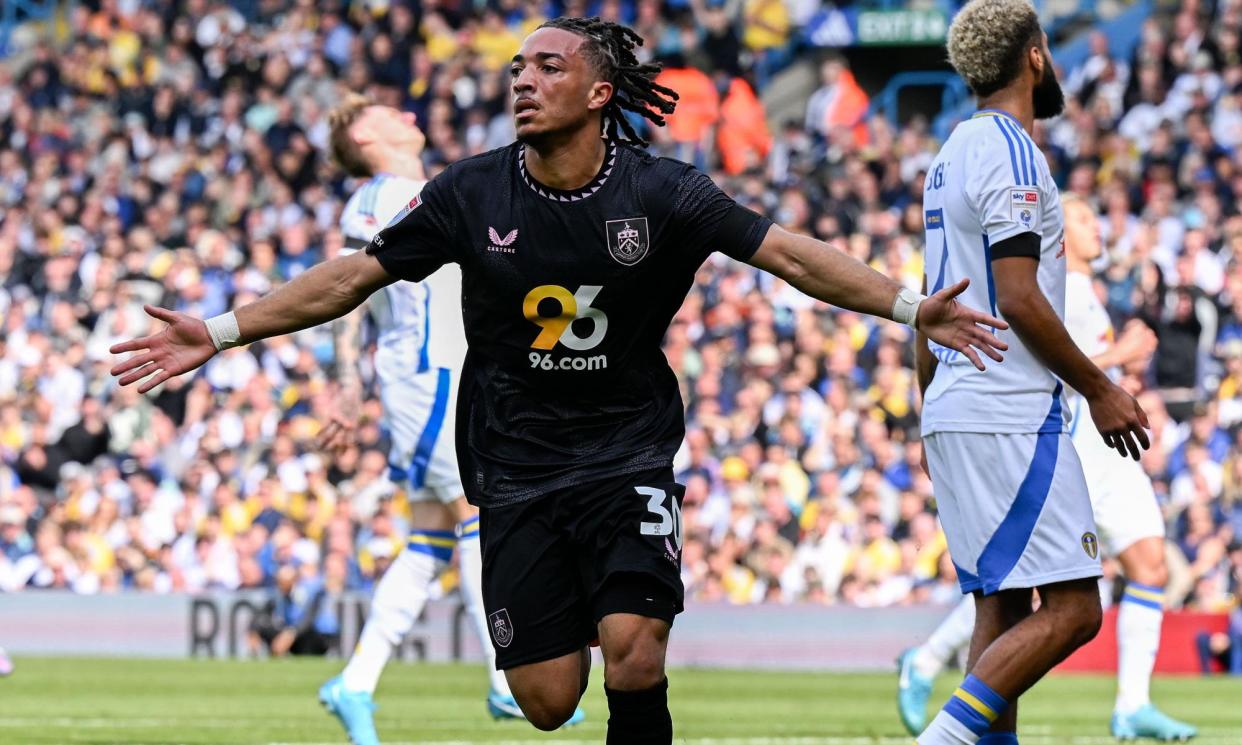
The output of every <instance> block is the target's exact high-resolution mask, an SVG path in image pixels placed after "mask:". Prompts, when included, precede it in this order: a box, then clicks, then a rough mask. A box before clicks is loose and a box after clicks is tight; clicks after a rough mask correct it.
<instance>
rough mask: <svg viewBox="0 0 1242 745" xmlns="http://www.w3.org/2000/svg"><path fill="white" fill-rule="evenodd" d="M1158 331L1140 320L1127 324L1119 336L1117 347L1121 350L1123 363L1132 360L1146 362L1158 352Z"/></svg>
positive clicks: (1128, 362)
mask: <svg viewBox="0 0 1242 745" xmlns="http://www.w3.org/2000/svg"><path fill="white" fill-rule="evenodd" d="M1156 343H1157V339H1156V332H1154V331H1152V330H1151V327H1150V326H1148V325H1147V324H1145V323H1143V322H1142V321H1140V320H1137V319H1135V320H1132V321H1130V322H1129V323H1127V324H1126V326H1125V328H1124V329H1122V331H1121V336H1119V337H1117V348H1118V349H1119V350H1120V351H1121V357H1122V360H1123V362H1122V364H1123V365H1128V364H1130V363H1131V362H1143V363H1146V362H1147V361H1148V360H1150V359H1151V356H1152V355H1153V354H1155V353H1156Z"/></svg>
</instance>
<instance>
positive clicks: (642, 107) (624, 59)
mask: <svg viewBox="0 0 1242 745" xmlns="http://www.w3.org/2000/svg"><path fill="white" fill-rule="evenodd" d="M539 28H559V29H562V30H565V31H570V32H573V33H575V34H577V35H579V36H581V37H583V39H584V41H583V43H582V46H581V47H580V50H581V52H582V54H583V56H585V57H586V59H587V62H589V63H590V64H591V66H592V67H594V68H595V71H596V73H597V74H598V75H599V76H600V77H601V78H602V79H604V80H607V81H608V82H609V83H612V86H613V94H612V98H611V99H610V100H609V101H608V103H607V104H605V105H604V119H605V124H604V127H605V131H606V132H607V133H608V137H609V138H611V139H614V140H616V139H621V135H622V134H624V136H625V139H627V140H629V141H630V142H634V143H637V144H638V145H641V146H643V147H646V145H647V141H646V140H644V139H643V138H642V137H640V136H639V135H638V133H637V132H635V131H634V127H633V125H631V124H630V123H629V121H628V120H626V118H625V112H626V111H633V112H634V113H636V114H638V115H640V116H642V117H643V118H645V119H646V120H648V121H649V122H651V123H652V124H654V125H656V126H657V127H663V126H664V117H665V116H667V115H668V114H671V113H673V109H675V108H677V91H674V90H672V89H671V88H665V87H664V86H662V85H659V84H658V83H656V82H655V77H656V75H658V74H659V73H660V70H661V69H663V68H662V66H661V65H659V64H654V63H642V62H639V61H638V57H636V56H635V55H634V49H635V47H640V46H642V44H643V37H641V36H639V35H638V34H637V33H635V32H634V31H633V30H631V29H629V28H626V27H625V26H622V25H621V24H619V23H613V22H612V21H604V20H601V19H600V18H598V17H592V18H567V17H562V18H554V19H552V20H550V21H547V22H545V23H543V24H542V25H540V26H539Z"/></svg>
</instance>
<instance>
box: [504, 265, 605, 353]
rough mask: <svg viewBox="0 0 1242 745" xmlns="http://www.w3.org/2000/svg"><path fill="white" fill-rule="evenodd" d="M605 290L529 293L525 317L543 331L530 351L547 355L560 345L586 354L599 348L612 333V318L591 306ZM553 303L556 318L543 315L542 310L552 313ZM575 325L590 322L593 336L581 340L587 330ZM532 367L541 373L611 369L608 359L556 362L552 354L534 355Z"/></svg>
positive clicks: (543, 287) (588, 288)
mask: <svg viewBox="0 0 1242 745" xmlns="http://www.w3.org/2000/svg"><path fill="white" fill-rule="evenodd" d="M603 289H604V288H603V287H602V286H599V285H583V286H581V287H579V288H578V291H577V292H575V293H573V294H570V292H569V290H567V289H565V288H564V287H561V286H560V285H540V286H539V287H536V288H535V289H533V290H531V291H530V292H528V293H526V299H525V300H523V301H522V315H524V316H525V317H526V320H528V321H530V322H531V323H533V324H535V325H536V326H538V327H540V328H541V329H542V331H540V332H539V335H538V336H536V337H535V340H534V341H533V342H531V345H530V348H531V349H536V350H544V351H547V350H551V349H553V348H555V347H556V345H557V344H560V345H561V346H563V347H567V348H569V349H572V350H574V351H575V352H586V351H590V350H591V349H594V348H595V347H597V346H599V344H600V342H602V341H603V340H604V336H605V334H607V333H608V316H607V315H606V314H605V313H604V311H602V310H600V309H599V308H592V307H591V303H593V302H595V298H596V296H597V295H599V293H600V291H601V290H603ZM545 301H550V302H545ZM553 303H554V304H555V306H556V308H557V310H555V311H554V312H553V314H552V315H543V314H541V313H540V307H541V306H542V307H543V309H544V310H545V311H547V310H551V307H550V306H551V305H552V304H553ZM574 321H590V323H591V332H590V333H589V334H586V335H585V336H581V335H580V334H579V331H585V329H582V328H581V324H579V325H578V329H575V328H574V326H575V324H574ZM530 366H531V367H532V368H535V369H540V370H603V369H605V368H607V367H608V357H607V356H605V355H597V356H595V357H561V358H554V357H553V356H552V355H550V354H540V353H539V352H531V353H530Z"/></svg>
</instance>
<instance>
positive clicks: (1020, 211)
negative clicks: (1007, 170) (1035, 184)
mask: <svg viewBox="0 0 1242 745" xmlns="http://www.w3.org/2000/svg"><path fill="white" fill-rule="evenodd" d="M1009 216H1010V217H1011V218H1013V221H1014V222H1016V223H1018V224H1019V225H1021V226H1022V227H1024V228H1027V229H1028V230H1035V229H1036V228H1038V227H1039V192H1038V191H1036V190H1035V189H1010V190H1009Z"/></svg>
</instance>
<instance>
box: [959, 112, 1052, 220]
mask: <svg viewBox="0 0 1242 745" xmlns="http://www.w3.org/2000/svg"><path fill="white" fill-rule="evenodd" d="M1016 137H1017V135H1015V134H1006V133H1002V132H999V131H998V132H996V133H995V134H992V135H991V136H987V137H980V138H979V142H978V143H976V145H975V147H974V148H972V149H971V150H970V151H969V155H968V156H967V157H968V160H969V162H968V163H967V167H966V184H965V196H966V199H967V201H968V203H969V204H970V205H971V206H972V207H973V208H974V210H975V212H976V213H977V214H978V215H979V222H980V223H981V225H982V227H983V232H984V234H985V235H986V236H987V240H988V243H990V244H992V245H996V244H997V243H1000V242H1001V241H1003V240H1006V239H1009V238H1012V237H1014V236H1016V235H1021V234H1022V233H1034V234H1036V235H1042V233H1041V232H1040V231H1041V230H1042V228H1043V225H1042V224H1041V223H1042V214H1043V207H1044V205H1043V203H1042V202H1043V200H1044V195H1043V194H1041V193H1040V190H1039V188H1038V187H1037V186H1036V185H1035V184H1034V183H1033V182H1032V179H1031V177H1030V175H1029V172H1028V171H1024V170H1023V168H1022V167H1021V166H1020V165H1019V163H1020V161H1019V160H1018V157H1019V156H1018V155H1017V152H1016V151H1015V150H1013V149H1012V148H1013V147H1015V146H1016V143H1015V142H1014V141H1013V140H1014V138H1016Z"/></svg>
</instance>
